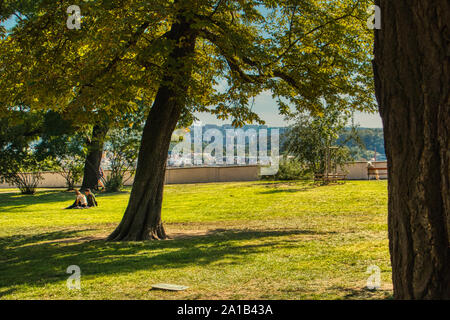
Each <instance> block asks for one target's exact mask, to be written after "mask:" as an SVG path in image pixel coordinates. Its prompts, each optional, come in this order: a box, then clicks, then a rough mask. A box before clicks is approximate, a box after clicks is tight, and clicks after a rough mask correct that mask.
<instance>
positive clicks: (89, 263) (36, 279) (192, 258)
mask: <svg viewBox="0 0 450 320" xmlns="http://www.w3.org/2000/svg"><path fill="white" fill-rule="evenodd" d="M84 231H86V230H81V229H80V230H70V231H56V232H48V233H42V234H38V235H32V236H23V235H22V236H9V237H3V238H0V251H1V252H2V253H4V254H3V255H2V258H1V259H0V274H2V277H1V278H0V297H1V296H2V295H5V294H10V293H11V291H10V290H9V288H10V287H14V286H20V285H23V284H28V285H36V286H43V285H46V284H49V283H54V282H58V281H64V280H65V279H67V278H68V277H69V274H67V273H66V269H67V267H68V266H70V265H78V266H80V268H81V270H82V274H83V275H89V276H92V275H99V276H100V275H112V274H122V273H132V272H136V271H139V270H160V269H177V268H183V267H186V266H189V265H192V266H202V265H208V264H211V263H214V262H217V261H220V260H222V259H227V260H229V261H231V262H227V263H228V264H236V263H239V262H240V261H243V260H244V259H245V258H246V257H247V256H248V255H251V254H254V253H258V252H260V251H263V250H264V248H267V247H274V246H277V248H280V246H281V247H285V248H288V247H294V246H296V243H295V242H292V241H286V240H285V239H277V238H278V237H283V236H289V235H314V234H319V233H318V232H315V231H310V230H287V231H286V230H281V231H280V230H259V231H254V230H223V229H217V230H212V231H210V232H209V233H208V234H207V235H203V236H196V237H194V236H193V237H190V238H184V239H179V240H167V241H145V242H128V243H122V242H105V241H104V240H96V241H89V242H82V243H80V242H78V243H72V244H70V243H68V242H59V243H56V242H48V241H54V240H64V239H67V238H70V237H72V238H73V237H74V236H79V235H80V233H82V232H84ZM90 231H92V230H90ZM247 240H261V241H258V242H256V243H251V244H248V243H246V241H247ZM42 241H45V242H44V243H39V242H42ZM2 289H5V290H6V291H5V290H2Z"/></svg>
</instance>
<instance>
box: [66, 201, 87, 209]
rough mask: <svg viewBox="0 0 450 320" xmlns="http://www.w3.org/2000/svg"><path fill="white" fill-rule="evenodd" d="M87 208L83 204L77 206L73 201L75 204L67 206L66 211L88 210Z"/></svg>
mask: <svg viewBox="0 0 450 320" xmlns="http://www.w3.org/2000/svg"><path fill="white" fill-rule="evenodd" d="M88 207H89V206H86V205H85V204H81V205H77V200H75V202H74V203H73V204H72V205H70V206H68V207H67V208H66V209H83V208H88Z"/></svg>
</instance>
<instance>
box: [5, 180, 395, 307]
mask: <svg viewBox="0 0 450 320" xmlns="http://www.w3.org/2000/svg"><path fill="white" fill-rule="evenodd" d="M386 189H387V185H386V182H385V181H348V182H346V183H345V184H340V185H330V186H315V185H313V184H312V183H310V182H305V181H294V182H288V183H286V182H267V181H258V182H241V183H214V184H192V185H169V186H167V187H166V189H165V195H164V204H163V212H162V216H163V220H164V222H165V225H166V229H167V232H168V233H169V235H172V236H173V238H174V239H173V240H167V241H145V242H136V243H109V242H105V241H104V240H102V239H104V238H105V237H106V236H107V235H108V234H109V233H110V232H111V231H112V230H113V229H114V227H115V226H116V225H117V224H118V222H119V221H120V219H121V217H122V214H123V212H124V210H125V208H126V205H127V201H128V197H129V189H127V190H126V192H120V193H115V194H99V195H98V196H97V198H98V201H99V204H100V206H99V207H98V208H93V209H86V210H63V209H62V208H64V207H67V206H68V205H70V204H71V203H72V201H73V198H74V197H73V194H72V193H68V192H66V191H63V190H55V189H53V190H48V189H46V190H39V192H38V193H37V194H36V195H34V196H22V195H19V194H17V193H16V192H15V191H13V190H6V192H5V190H3V192H1V193H0V252H1V256H0V274H1V277H0V298H1V299H386V298H390V297H391V295H392V286H391V279H390V272H391V268H390V263H389V253H388V242H387V226H386V211H387V210H386V203H387V190H386ZM69 265H79V266H80V268H81V272H82V278H81V286H82V289H81V290H80V291H78V290H68V289H67V287H66V280H67V278H68V276H69V275H68V274H67V273H66V269H67V267H68V266H69ZM370 265H376V266H378V267H379V268H380V270H381V280H382V287H381V289H380V290H376V291H370V290H367V289H365V286H366V281H367V278H368V277H369V274H367V273H366V271H367V267H368V266H370ZM158 282H166V283H176V284H183V285H187V286H189V289H188V290H185V291H181V292H166V291H153V290H150V287H151V284H154V283H158Z"/></svg>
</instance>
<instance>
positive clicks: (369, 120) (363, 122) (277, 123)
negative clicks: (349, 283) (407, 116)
mask: <svg viewBox="0 0 450 320" xmlns="http://www.w3.org/2000/svg"><path fill="white" fill-rule="evenodd" d="M14 24H15V19H13V18H11V19H9V20H8V21H6V22H4V23H2V25H5V26H6V28H11V27H12V26H14ZM253 110H254V111H255V112H256V113H257V114H258V115H259V116H260V117H261V119H263V120H264V121H265V122H266V124H267V125H268V126H274V127H282V126H287V125H289V123H288V122H286V121H285V120H284V117H283V116H280V115H279V114H278V107H277V103H276V101H275V100H273V99H272V97H271V96H270V94H261V95H259V96H258V97H256V99H255V104H254V108H253ZM196 116H197V117H198V118H199V120H200V121H201V122H202V123H203V124H217V125H221V124H229V123H231V120H227V121H222V120H218V119H216V117H215V116H213V115H211V114H207V113H197V114H196ZM355 123H356V124H359V125H360V126H361V127H367V128H382V126H383V125H382V122H381V118H380V116H379V114H378V113H376V114H369V113H363V112H355Z"/></svg>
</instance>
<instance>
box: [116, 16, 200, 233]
mask: <svg viewBox="0 0 450 320" xmlns="http://www.w3.org/2000/svg"><path fill="white" fill-rule="evenodd" d="M177 20H178V21H179V22H177V23H175V24H174V25H173V26H172V28H171V31H170V32H169V34H168V35H167V37H168V39H171V40H173V41H174V43H175V46H174V48H173V49H172V52H171V53H170V54H169V57H168V60H167V65H166V70H167V72H166V75H165V77H164V78H163V79H162V82H161V85H160V87H159V89H158V92H157V94H156V97H155V101H154V103H153V106H152V108H151V110H150V113H149V115H148V117H147V120H146V124H145V127H144V132H143V136H142V141H141V147H140V150H139V157H138V164H137V168H136V174H135V179H134V183H133V188H132V190H131V195H130V200H129V202H128V207H127V209H126V211H125V214H124V216H123V218H122V221H121V222H120V224H119V226H118V227H117V228H116V229H115V230H114V232H113V233H112V234H111V235H110V236H109V237H108V240H109V241H140V240H148V239H165V238H167V236H166V233H165V231H164V227H163V225H162V222H161V205H162V198H163V189H164V179H165V168H166V161H167V157H168V151H169V145H170V139H171V136H172V133H173V131H174V129H175V127H176V125H177V122H178V120H179V118H180V114H181V111H182V109H183V107H184V106H185V98H186V95H187V90H188V81H189V79H190V77H191V70H192V65H191V63H192V59H191V58H192V56H193V53H194V48H195V40H196V35H195V32H194V31H193V30H191V28H190V24H189V23H188V22H186V21H185V19H184V18H183V17H179V19H177Z"/></svg>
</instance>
